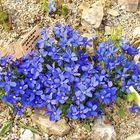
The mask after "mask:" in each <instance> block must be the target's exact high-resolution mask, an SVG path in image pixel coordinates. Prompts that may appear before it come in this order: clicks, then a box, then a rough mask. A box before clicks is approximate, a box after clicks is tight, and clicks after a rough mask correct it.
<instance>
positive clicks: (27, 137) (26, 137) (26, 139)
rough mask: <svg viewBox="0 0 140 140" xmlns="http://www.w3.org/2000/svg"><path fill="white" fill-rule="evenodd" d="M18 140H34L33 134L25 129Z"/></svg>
mask: <svg viewBox="0 0 140 140" xmlns="http://www.w3.org/2000/svg"><path fill="white" fill-rule="evenodd" d="M19 140H34V134H33V133H32V131H30V130H28V129H25V131H24V132H23V134H22V135H21V137H20V139H19Z"/></svg>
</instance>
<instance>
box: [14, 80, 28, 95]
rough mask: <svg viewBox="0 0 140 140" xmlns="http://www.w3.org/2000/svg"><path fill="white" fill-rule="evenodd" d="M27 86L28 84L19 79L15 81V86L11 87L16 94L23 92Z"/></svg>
mask: <svg viewBox="0 0 140 140" xmlns="http://www.w3.org/2000/svg"><path fill="white" fill-rule="evenodd" d="M27 88H28V85H27V84H26V83H25V81H24V80H20V82H17V83H16V87H14V88H13V90H14V92H15V93H16V94H22V95H23V94H24V93H25V90H26V89H27Z"/></svg>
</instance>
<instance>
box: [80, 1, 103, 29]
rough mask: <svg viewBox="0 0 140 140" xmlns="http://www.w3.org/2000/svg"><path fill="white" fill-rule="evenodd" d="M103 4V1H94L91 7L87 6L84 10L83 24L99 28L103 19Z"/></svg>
mask: <svg viewBox="0 0 140 140" xmlns="http://www.w3.org/2000/svg"><path fill="white" fill-rule="evenodd" d="M103 16H104V13H103V6H102V4H101V2H99V1H98V2H96V3H94V4H93V5H92V6H91V8H85V9H83V11H82V24H83V25H85V24H89V25H92V26H93V27H94V28H99V26H100V24H101V22H102V19H103Z"/></svg>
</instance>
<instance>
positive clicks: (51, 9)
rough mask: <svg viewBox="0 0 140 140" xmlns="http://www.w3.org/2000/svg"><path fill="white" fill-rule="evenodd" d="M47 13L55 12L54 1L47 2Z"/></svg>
mask: <svg viewBox="0 0 140 140" xmlns="http://www.w3.org/2000/svg"><path fill="white" fill-rule="evenodd" d="M48 11H49V13H51V12H55V11H56V7H55V1H54V0H49V4H48Z"/></svg>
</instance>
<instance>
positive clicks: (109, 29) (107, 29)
mask: <svg viewBox="0 0 140 140" xmlns="http://www.w3.org/2000/svg"><path fill="white" fill-rule="evenodd" d="M110 34H111V27H110V26H105V35H110Z"/></svg>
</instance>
